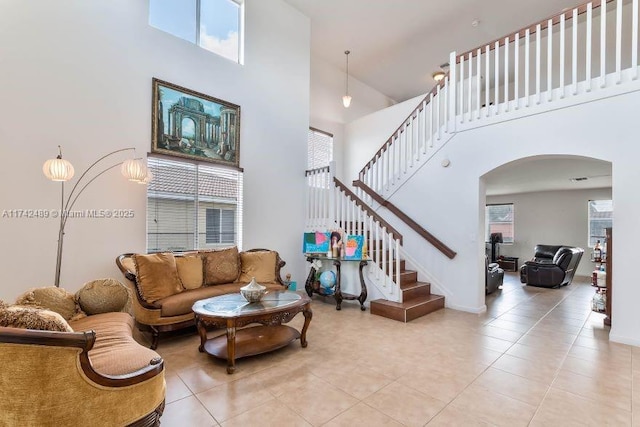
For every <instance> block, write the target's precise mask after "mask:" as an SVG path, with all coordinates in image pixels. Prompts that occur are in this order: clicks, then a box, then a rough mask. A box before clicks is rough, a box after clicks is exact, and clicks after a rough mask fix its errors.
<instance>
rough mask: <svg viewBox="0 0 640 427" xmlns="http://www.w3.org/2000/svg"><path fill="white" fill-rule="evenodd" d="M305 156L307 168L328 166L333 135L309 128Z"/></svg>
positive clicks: (331, 151) (331, 155)
mask: <svg viewBox="0 0 640 427" xmlns="http://www.w3.org/2000/svg"><path fill="white" fill-rule="evenodd" d="M307 158H308V161H307V169H316V168H322V167H325V166H329V162H331V161H332V160H333V135H331V134H330V133H327V132H323V131H321V130H318V129H314V128H309V134H308V137H307Z"/></svg>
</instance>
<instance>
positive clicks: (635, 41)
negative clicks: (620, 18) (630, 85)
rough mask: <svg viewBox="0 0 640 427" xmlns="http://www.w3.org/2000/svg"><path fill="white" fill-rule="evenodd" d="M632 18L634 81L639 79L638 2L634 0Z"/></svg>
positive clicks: (632, 66)
mask: <svg viewBox="0 0 640 427" xmlns="http://www.w3.org/2000/svg"><path fill="white" fill-rule="evenodd" d="M631 13H632V16H631V68H632V69H633V72H632V73H633V74H632V76H633V77H632V78H633V80H637V79H638V0H633V6H632V12H631Z"/></svg>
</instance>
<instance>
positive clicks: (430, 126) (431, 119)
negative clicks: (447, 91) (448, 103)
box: [429, 92, 435, 148]
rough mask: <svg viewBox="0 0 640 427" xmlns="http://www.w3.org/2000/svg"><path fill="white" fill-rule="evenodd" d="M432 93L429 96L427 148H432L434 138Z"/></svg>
mask: <svg viewBox="0 0 640 427" xmlns="http://www.w3.org/2000/svg"><path fill="white" fill-rule="evenodd" d="M433 98H434V96H433V92H431V93H430V94H429V148H433V138H434V136H435V132H434V131H433V114H434V109H433Z"/></svg>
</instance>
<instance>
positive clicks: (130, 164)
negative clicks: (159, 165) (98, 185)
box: [42, 145, 153, 288]
mask: <svg viewBox="0 0 640 427" xmlns="http://www.w3.org/2000/svg"><path fill="white" fill-rule="evenodd" d="M124 151H134V152H135V148H133V147H130V148H122V149H120V150H115V151H112V152H110V153H108V154H105V155H104V156H102V157H100V158H99V159H98V160H96V161H95V162H93V163H92V164H91V165H90V166H89V167H88V168H87V169H85V170H84V172H82V174H81V175H80V178H78V180H77V181H76V183H75V185H74V186H73V188H72V189H71V192H70V193H69V194H68V195H67V197H66V198H65V194H64V183H65V182H66V181H69V180H71V179H72V178H73V176H74V172H75V170H74V168H73V165H72V164H71V163H70V162H69V161H67V160H65V159H63V158H62V147H60V146H59V145H58V156H57V157H56V158H55V159H50V160H47V161H46V162H45V163H44V165H43V166H42V172H43V173H44V175H45V176H46V177H47V178H49V179H50V180H51V181H57V182H60V186H61V197H60V212H59V214H58V215H59V217H60V228H59V229H58V252H57V254H56V275H55V280H54V285H55V286H56V287H58V288H59V287H60V269H61V266H62V247H63V242H64V228H65V226H66V224H67V219H68V218H69V216H68V213H69V211H71V209H73V206H74V205H75V204H76V202H77V201H78V197H80V195H81V194H82V193H83V192H84V190H86V188H87V187H88V186H89V185H90V184H91V183H92V182H93V181H95V180H96V179H97V178H98V177H100V176H101V175H103V174H104V173H106V172H107V171H109V170H111V169H113V168H116V167H118V166H120V171H121V172H122V175H124V177H125V178H127V179H128V180H129V181H132V182H137V183H139V184H148V183H149V182H150V181H151V179H152V178H153V177H152V175H151V172H149V170H148V169H147V167H146V165H145V164H144V162H143V161H142V159H140V158H131V159H128V160H125V161H121V162H118V163H116V164H113V165H110V166H106V167H104V168H102V169H100V168H101V167H103V166H104V165H103V161H104V160H106V159H107V158H110V157H111V156H113V155H115V154H117V153H121V152H124Z"/></svg>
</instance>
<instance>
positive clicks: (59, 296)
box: [16, 286, 80, 320]
mask: <svg viewBox="0 0 640 427" xmlns="http://www.w3.org/2000/svg"><path fill="white" fill-rule="evenodd" d="M16 305H25V306H35V307H42V308H46V309H47V310H51V311H55V312H56V313H58V314H60V315H61V316H62V317H63V318H64V320H69V319H71V318H72V317H73V316H75V315H76V314H78V313H79V311H80V308H79V307H78V306H77V305H76V300H75V297H74V296H73V294H72V293H70V292H67V291H66V290H64V289H62V288H56V287H55V286H49V287H44V288H35V289H30V290H28V291H27V292H25V293H24V294H22V295H20V296H19V297H18V299H17V300H16Z"/></svg>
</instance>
